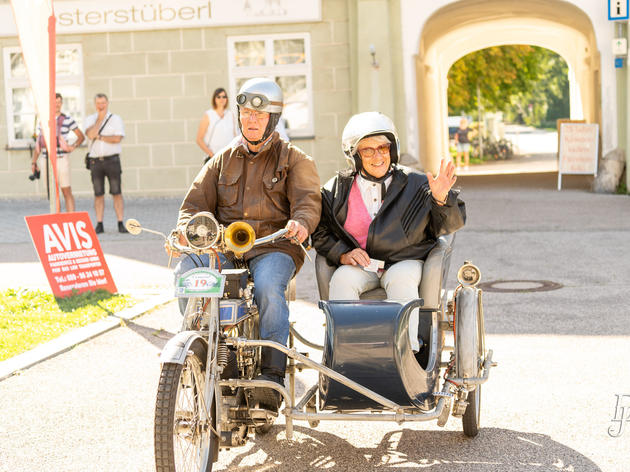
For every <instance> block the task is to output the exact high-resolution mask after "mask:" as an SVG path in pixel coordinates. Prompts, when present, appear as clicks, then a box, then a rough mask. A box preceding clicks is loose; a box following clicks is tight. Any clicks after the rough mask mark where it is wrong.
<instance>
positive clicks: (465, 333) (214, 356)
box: [126, 212, 496, 472]
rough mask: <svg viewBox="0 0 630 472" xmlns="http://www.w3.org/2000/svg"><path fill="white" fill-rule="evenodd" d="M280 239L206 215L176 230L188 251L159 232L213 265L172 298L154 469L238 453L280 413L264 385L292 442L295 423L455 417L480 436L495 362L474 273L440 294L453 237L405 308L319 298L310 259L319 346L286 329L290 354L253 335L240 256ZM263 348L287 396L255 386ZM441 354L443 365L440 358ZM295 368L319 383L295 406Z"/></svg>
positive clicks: (442, 242) (253, 313) (206, 467)
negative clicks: (176, 328)
mask: <svg viewBox="0 0 630 472" xmlns="http://www.w3.org/2000/svg"><path fill="white" fill-rule="evenodd" d="M126 227H127V229H128V231H129V232H130V233H132V234H136V235H137V234H139V233H140V232H141V231H143V230H144V231H149V232H153V233H157V234H161V233H159V232H156V231H153V230H149V229H146V228H142V226H141V225H140V223H139V222H138V221H137V220H128V221H127V223H126ZM285 233H286V230H284V229H283V230H279V231H277V232H275V233H273V234H271V235H269V236H265V237H262V238H259V239H256V238H255V234H254V231H253V229H252V228H251V226H250V225H248V224H247V223H245V222H236V223H232V224H231V225H229V226H228V227H227V228H226V227H223V226H222V225H220V224H219V223H218V222H217V221H216V219H215V218H214V216H213V215H212V214H211V213H209V212H201V213H197V214H196V215H194V216H193V217H192V218H191V219H190V221H189V222H188V224H187V225H186V227H185V229H184V231H183V235H184V237H185V239H186V241H187V243H188V246H182V245H180V244H179V233H178V232H175V231H173V232H171V234H170V235H169V236H168V237H166V236H164V235H162V236H164V237H165V238H166V241H167V244H168V246H169V247H170V248H171V249H172V250H173V251H176V252H180V253H182V254H202V253H206V254H208V255H209V257H210V264H209V267H198V268H195V269H192V270H190V271H188V272H186V273H184V274H182V275H181V277H180V278H179V280H178V281H177V282H176V288H175V292H176V293H175V294H176V296H178V297H187V298H189V301H188V305H187V309H186V312H185V314H184V316H183V319H182V325H181V330H180V332H179V333H178V334H176V335H175V336H174V337H173V338H172V339H171V340H170V341H169V342H168V343H167V345H166V346H165V347H164V349H163V351H162V354H161V357H160V361H161V363H162V371H161V375H160V380H159V385H158V392H157V398H156V407H155V426H154V444H155V461H156V469H157V471H158V472H175V471H177V472H181V471H201V472H208V471H211V470H212V465H213V463H214V462H216V461H217V458H218V453H219V450H220V449H222V448H231V447H237V446H241V445H244V444H246V442H247V441H248V439H249V438H252V437H254V436H255V434H256V433H258V434H264V433H266V432H267V431H269V429H270V428H271V426H272V424H273V423H274V421H275V419H276V418H277V415H278V412H277V411H275V410H274V409H270V407H268V406H266V405H264V404H262V403H261V402H260V401H259V400H258V399H257V398H258V397H257V395H255V391H256V389H260V388H267V389H274V390H276V391H277V392H279V393H280V394H281V396H282V398H283V400H284V408H283V409H282V410H281V413H282V414H284V415H285V419H286V422H285V424H286V436H287V439H289V440H290V439H292V435H293V421H294V420H304V421H308V423H309V425H310V426H311V427H317V425H318V424H319V422H320V421H321V420H337V421H396V422H398V423H402V422H405V421H428V420H437V423H438V425H439V426H444V425H445V424H446V422H447V420H448V418H449V415H451V414H452V415H453V416H455V417H461V418H462V424H463V430H464V434H465V435H467V436H469V437H474V436H476V435H477V434H478V431H479V424H480V405H481V384H482V383H484V382H486V381H487V379H488V376H489V373H490V369H491V368H492V367H494V366H496V363H495V362H493V360H492V351H491V350H488V351H486V348H485V342H484V337H485V330H484V324H483V304H482V296H481V290H480V289H479V288H477V286H476V285H477V284H478V282H479V280H480V271H479V269H478V268H477V267H476V266H474V265H473V264H471V263H469V262H466V263H465V264H464V265H463V266H462V267H461V268H460V269H459V272H458V281H459V285H458V286H457V288H456V289H455V290H454V291H453V292H450V293H449V292H447V291H446V290H445V289H444V287H443V285H444V283H445V280H446V274H447V273H448V266H449V262H450V254H451V248H452V242H453V240H454V235H449V236H443V237H441V238H440V239H439V241H438V244H437V245H436V247H435V248H434V249H433V251H432V252H431V254H429V257H428V258H427V260H426V261H425V264H424V268H423V277H422V280H423V282H422V283H421V286H420V287H419V293H420V295H421V296H424V300H423V299H417V300H413V301H411V302H409V303H397V302H394V301H387V300H369V299H368V300H361V301H352V302H350V301H326V298H327V279H328V278H329V277H330V272H331V269H332V268H330V267H327V264H326V263H325V260H324V259H323V258H320V257H318V259H317V260H316V272H317V278H318V285H319V288H320V296H321V298H322V301H320V303H319V307H320V309H321V310H322V311H323V312H324V314H325V316H326V325H325V326H326V329H325V337H324V344H323V345H318V344H316V343H314V342H312V341H309V340H307V339H305V338H304V337H303V336H302V335H300V333H298V332H297V331H296V330H295V329H294V328H293V326H291V330H290V334H289V343H288V347H287V346H284V345H282V344H279V343H276V342H274V341H268V340H261V339H259V330H258V318H259V314H258V310H257V307H256V304H255V300H254V296H253V295H254V286H253V282H252V280H251V278H250V277H249V273H248V270H247V266H246V265H245V263H244V262H242V259H240V257H241V256H242V255H243V254H244V253H245V252H247V251H249V250H250V249H251V248H252V247H255V246H258V245H262V244H273V242H274V241H277V240H279V239H280V238H283V237H284V236H285ZM229 252H231V253H233V254H234V255H235V258H234V259H235V260H236V268H231V269H225V268H222V267H221V266H220V259H219V253H229ZM239 261H240V262H239ZM215 266H217V269H214V268H213V267H215ZM382 295H383V294H382V293H378V292H377V293H371V294H370V293H368V294H366V297H367V298H383V297H382ZM427 300H428V301H429V303H426V301H427ZM413 310H418V311H419V315H420V323H419V335H420V339H419V341H421V343H422V346H421V349H420V351H418V352H417V353H415V352H414V351H412V350H411V346H410V341H409V335H408V325H409V317H410V315H411V313H412V311H413ZM451 331H452V332H453V346H446V345H445V343H444V340H445V333H446V332H451ZM296 339H297V340H298V341H300V342H301V343H302V344H304V345H306V346H308V347H310V348H312V349H318V350H322V351H323V353H322V362H321V363H319V362H316V361H314V360H312V359H310V358H309V357H308V356H307V355H305V354H304V353H300V352H298V351H297V350H296V348H295V345H294V344H295V340H296ZM262 347H270V348H273V349H277V350H279V351H281V352H283V353H285V354H286V355H287V358H288V365H287V377H288V382H289V389H288V390H287V389H286V388H285V387H282V386H280V385H279V384H277V383H275V382H272V381H268V380H261V379H256V377H257V376H258V375H259V374H260V360H261V359H260V356H261V352H260V350H261V348H262ZM443 353H445V354H446V353H448V356H449V357H448V359H446V360H444V359H442V354H443ZM303 369H314V370H316V371H317V372H318V373H319V381H318V382H317V383H315V384H314V385H312V386H311V387H310V388H308V389H307V390H306V392H305V393H304V394H303V396H302V397H301V398H300V400H299V401H297V402H296V398H295V375H296V371H302V370H303ZM440 374H443V377H442V378H440Z"/></svg>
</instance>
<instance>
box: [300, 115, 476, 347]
mask: <svg viewBox="0 0 630 472" xmlns="http://www.w3.org/2000/svg"><path fill="white" fill-rule="evenodd" d="M342 148H343V152H344V154H345V156H346V159H347V161H348V163H349V164H350V168H349V169H347V170H344V171H341V172H339V173H338V174H337V175H336V176H335V177H333V178H332V179H331V180H329V181H328V182H327V183H326V185H325V186H324V187H323V188H322V217H321V221H320V223H319V226H318V228H317V229H316V231H315V233H314V234H313V236H312V237H313V245H314V246H315V249H316V250H317V253H318V255H320V256H322V257H323V258H325V260H326V262H327V263H328V266H329V267H334V268H336V269H335V270H334V272H333V274H332V277H331V279H330V282H329V286H328V287H323V290H324V291H325V292H327V291H329V296H328V297H323V298H329V299H330V300H359V299H360V298H361V295H362V294H363V293H365V292H368V291H371V290H374V289H377V288H379V287H382V288H383V289H384V290H385V295H386V298H388V299H395V300H404V301H409V300H413V299H416V298H418V287H419V286H420V282H421V280H422V268H423V263H424V260H425V259H426V257H427V255H428V254H429V252H430V251H431V249H433V247H434V246H435V245H436V242H437V239H438V238H439V237H440V236H442V235H445V234H449V233H454V232H455V231H456V230H458V229H459V228H461V227H462V226H463V225H464V222H465V220H466V212H465V207H464V203H463V202H462V201H461V200H460V199H459V198H458V194H459V192H458V191H456V190H452V189H451V188H452V186H453V184H454V183H455V181H456V179H457V178H456V177H455V175H454V172H455V167H454V166H453V164H452V163H451V162H448V163H445V162H444V161H442V162H441V164H440V171H439V174H438V175H437V176H436V177H434V176H433V175H432V174H431V173H430V172H428V173H427V174H423V173H421V172H417V171H414V170H412V169H410V168H408V167H404V166H401V165H399V164H398V158H399V153H400V146H399V141H398V133H397V132H396V128H395V127H394V124H393V123H392V121H391V120H390V119H389V118H388V117H387V116H385V115H383V114H382V113H378V112H367V113H360V114H358V115H354V116H353V117H352V118H350V121H348V124H347V125H346V127H345V129H344V131H343V135H342ZM318 265H319V266H320V270H319V272H321V266H322V261H321V260H320V263H319V264H318ZM324 269H326V268H324ZM327 272H330V269H328V271H327ZM320 285H326V281H325V280H321V281H320ZM324 295H325V293H324ZM409 333H410V342H411V346H412V349H413V350H414V351H415V352H418V351H419V350H420V346H421V343H422V342H424V343H426V342H428V340H427V339H420V340H418V310H414V312H413V313H412V315H411V319H410V325H409ZM421 335H422V333H420V336H421Z"/></svg>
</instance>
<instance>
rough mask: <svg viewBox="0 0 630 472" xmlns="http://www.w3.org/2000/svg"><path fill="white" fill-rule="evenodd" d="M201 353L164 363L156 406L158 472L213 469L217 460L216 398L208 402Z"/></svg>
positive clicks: (209, 471)
mask: <svg viewBox="0 0 630 472" xmlns="http://www.w3.org/2000/svg"><path fill="white" fill-rule="evenodd" d="M204 359H205V356H203V354H202V353H196V352H194V351H193V352H191V353H190V354H189V355H188V356H187V357H186V360H185V361H184V364H175V363H170V362H166V363H164V364H163V366H162V373H161V375H160V382H159V384H158V393H157V400H156V405H155V430H154V440H155V467H156V470H157V472H193V471H194V472H211V471H212V463H213V462H214V461H216V460H217V456H218V451H219V449H218V448H219V441H218V438H217V436H216V433H215V431H216V401H215V398H214V396H213V399H212V402H211V404H210V405H207V407H206V405H205V403H206V400H205V398H204V397H205V395H204V391H205V376H204V372H205V369H204V363H205V361H204Z"/></svg>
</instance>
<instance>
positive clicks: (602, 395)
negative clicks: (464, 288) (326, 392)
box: [0, 174, 630, 472]
mask: <svg viewBox="0 0 630 472" xmlns="http://www.w3.org/2000/svg"><path fill="white" fill-rule="evenodd" d="M565 183H566V188H567V189H566V190H563V191H562V192H557V191H556V190H555V175H552V174H532V175H527V176H511V177H507V176H496V177H492V178H482V177H462V178H460V180H459V181H458V185H460V184H461V187H462V189H463V190H462V198H463V199H464V200H465V201H466V204H467V212H468V222H467V225H466V227H465V228H464V229H463V230H461V231H460V232H459V233H458V235H457V238H456V242H455V250H454V253H453V256H452V262H451V277H450V282H449V284H448V285H449V288H454V286H455V285H454V283H453V280H454V274H455V272H456V271H457V268H458V267H459V265H460V264H461V263H462V262H463V261H464V260H472V261H473V262H474V263H475V264H477V265H478V266H479V267H480V268H481V270H482V273H483V280H484V281H486V282H497V283H496V284H493V286H494V287H498V288H504V289H506V288H507V289H510V288H512V289H522V288H527V287H539V286H540V285H541V283H537V282H531V283H523V282H518V283H517V282H511V283H509V282H503V283H498V282H500V281H519V280H529V281H550V282H555V283H556V284H559V285H561V288H558V289H556V290H553V291H546V292H541V291H538V292H518V291H517V292H504V293H502V292H490V291H486V292H485V293H484V306H485V315H486V332H487V339H486V345H487V346H488V347H489V348H492V349H493V350H494V353H495V354H494V359H495V360H497V361H498V362H499V367H498V368H496V369H493V371H492V374H491V377H490V380H489V382H488V383H487V384H486V385H484V387H483V399H482V427H483V429H482V430H481V432H480V434H479V436H478V437H477V438H476V439H473V440H471V439H467V438H466V437H464V436H463V434H462V432H461V422H459V421H458V420H456V419H454V418H451V419H450V420H449V422H448V423H447V425H446V427H445V428H439V427H438V426H437V425H436V424H435V423H418V424H403V425H397V424H395V423H359V422H355V423H342V424H340V423H337V422H322V423H321V424H320V426H319V427H318V428H317V429H312V428H310V427H308V424H307V423H305V422H297V423H296V425H295V434H294V440H293V442H289V441H287V440H286V437H285V432H284V429H283V428H282V424H283V421H282V419H281V420H280V421H279V422H278V424H277V425H276V426H274V427H273V428H272V430H271V431H270V432H269V433H268V434H267V435H266V436H263V437H258V438H256V439H255V440H254V441H251V442H250V443H248V445H246V446H244V447H241V448H233V449H231V450H229V451H222V452H221V453H220V456H219V463H218V464H216V467H215V470H233V471H236V470H238V471H268V470H274V471H276V470H277V471H291V472H295V471H303V470H304V471H306V470H320V469H321V470H323V469H327V470H333V471H357V470H366V471H370V470H381V469H389V468H392V469H394V468H395V469H396V470H417V469H421V468H430V469H431V470H440V471H442V470H443V471H521V470H523V471H530V470H534V471H606V472H608V471H610V472H613V471H619V472H622V471H627V470H628V465H627V460H628V451H630V418H629V420H628V422H627V423H626V426H625V430H624V432H623V433H622V434H621V435H620V436H619V437H611V436H609V434H608V428H609V427H610V426H611V425H612V424H613V423H612V422H611V420H612V419H613V417H614V415H615V406H616V398H617V397H616V395H618V394H627V395H628V404H629V405H630V372H629V369H628V359H630V322H629V316H628V315H629V313H628V303H627V301H626V299H627V296H628V295H627V294H628V293H629V292H630V290H629V289H630V268H629V267H628V261H629V260H630V238H629V237H628V235H629V234H630V233H629V231H628V230H630V198H629V197H628V196H618V195H596V194H592V193H590V192H588V191H587V190H586V189H585V180H584V179H581V178H569V179H567V180H566V182H565ZM178 204H179V201H178V200H177V199H137V200H132V199H129V200H128V202H127V212H126V213H127V215H128V216H133V217H135V218H138V219H139V220H140V221H143V222H146V223H145V224H146V225H147V226H149V227H152V228H154V229H161V230H163V231H168V230H169V229H170V226H171V225H172V223H173V222H174V218H175V214H176V213H175V212H176V209H177V206H178ZM38 205H40V206H41V207H42V210H41V212H45V211H46V209H47V204H46V203H45V202H33V201H31V202H27V201H10V202H8V201H2V202H0V210H1V211H2V215H3V217H4V218H5V222H4V223H3V225H2V228H0V236H2V238H3V239H2V241H3V243H2V244H0V257H1V259H0V261H2V262H1V264H2V266H0V269H2V273H3V274H4V273H5V272H7V270H8V269H14V268H16V267H27V269H24V272H25V273H29V274H30V276H28V275H27V276H22V275H20V277H24V279H26V282H28V281H29V278H28V277H31V279H30V280H33V279H36V276H37V274H33V272H35V267H36V261H37V259H36V256H35V255H34V251H33V249H32V246H31V245H30V242H29V241H28V235H27V234H26V233H25V232H24V230H23V228H22V227H23V225H24V224H23V221H21V220H20V218H21V217H23V216H24V215H25V214H33V213H34V211H33V210H34V209H36V208H37V206H38ZM90 205H91V203H90V202H89V201H87V200H86V201H79V210H81V209H85V210H88V209H89V206H90ZM82 206H83V208H82ZM24 212H27V213H24ZM28 212H30V213H28ZM112 214H113V213H112V212H111V209H109V215H110V216H111V215H112ZM112 218H113V217H112ZM108 226H109V227H110V228H113V227H114V223H113V222H112V223H110V224H109V225H108V224H107V220H106V230H107V229H108ZM100 239H101V244H102V246H103V248H104V251H105V253H106V254H107V257H108V262H109V260H110V258H111V260H113V261H117V262H116V264H120V267H121V268H122V269H121V271H120V273H121V274H122V275H125V277H127V279H125V281H124V283H123V281H122V280H121V282H118V281H117V283H118V284H119V286H124V287H129V288H130V289H133V288H139V289H145V290H168V289H170V288H169V287H168V284H169V283H170V280H169V278H168V276H169V275H170V274H169V272H168V271H167V270H166V269H164V268H163V267H162V265H164V264H165V263H166V257H165V256H164V255H163V252H162V251H161V241H160V240H159V238H158V237H155V236H151V235H143V236H140V237H137V238H135V239H134V238H132V237H131V236H129V235H118V234H117V233H105V235H103V237H102V238H100ZM25 263H26V265H25ZM5 264H7V265H5ZM10 264H13V265H10ZM28 264H31V265H28ZM124 268H126V271H125V270H124ZM112 271H113V270H112ZM123 272H126V274H123ZM130 273H131V274H132V275H130ZM152 273H159V274H161V275H160V276H159V277H157V276H156V277H155V278H152V277H151V274H152ZM122 275H121V277H122ZM134 275H135V276H134ZM20 277H18V276H17V275H14V276H13V283H18V282H22V280H24V279H22V278H20ZM298 277H299V278H298V298H299V300H298V301H296V302H294V303H293V304H292V306H291V316H292V319H294V320H295V321H296V323H297V327H298V330H299V331H300V332H303V333H307V334H308V336H309V337H310V338H311V339H313V340H316V341H321V339H322V335H323V328H322V322H323V316H322V315H321V313H320V312H319V310H318V309H317V307H316V299H317V296H316V289H315V284H314V280H313V272H312V266H310V265H308V264H307V265H306V266H305V269H304V270H303V271H302V272H301V273H300V275H299V276H298ZM6 279H7V277H6V276H4V275H3V276H2V277H0V282H2V283H6V282H7V280H6ZM114 279H115V280H117V275H116V273H114ZM178 323H179V319H178V316H177V315H176V313H175V307H174V304H173V303H171V304H169V305H167V306H165V307H163V308H161V309H158V310H155V311H153V312H152V313H150V314H147V315H145V316H143V317H140V318H138V319H137V320H136V321H135V322H134V323H129V324H127V325H126V326H122V327H121V328H119V329H116V330H113V331H111V332H109V333H106V334H104V335H102V336H100V337H98V338H95V339H93V340H91V341H89V342H88V343H85V344H82V345H79V346H77V347H75V348H74V349H72V350H71V351H68V352H65V353H63V354H61V355H59V356H57V357H55V358H53V359H51V360H48V361H46V362H44V363H42V364H39V365H37V366H35V367H32V368H31V369H28V370H26V371H24V372H22V373H21V374H20V375H17V376H14V377H11V378H9V379H6V380H4V381H2V382H0V411H2V415H1V416H0V471H3V472H4V471H11V472H14V471H40V470H41V471H64V472H65V471H85V470H94V471H101V470H102V471H151V470H154V466H153V445H152V416H153V405H154V401H155V391H156V385H157V380H158V376H159V363H158V358H157V354H158V353H159V351H160V349H161V348H162V346H163V345H164V343H165V342H166V341H167V339H168V338H169V337H170V336H171V335H172V334H173V333H174V332H175V331H176V330H177V328H178ZM298 380H299V381H298V390H303V389H304V388H307V387H308V386H310V384H311V382H312V381H313V374H312V373H307V374H303V375H302V376H301V377H300V378H299V379H298ZM625 411H626V414H628V412H630V409H626V410H625Z"/></svg>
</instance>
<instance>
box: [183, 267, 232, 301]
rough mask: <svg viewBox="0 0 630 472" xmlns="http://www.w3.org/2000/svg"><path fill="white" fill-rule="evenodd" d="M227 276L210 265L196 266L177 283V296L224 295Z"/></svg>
mask: <svg viewBox="0 0 630 472" xmlns="http://www.w3.org/2000/svg"><path fill="white" fill-rule="evenodd" d="M224 286H225V276H224V275H221V274H220V273H219V272H217V271H216V270H214V269H210V268H208V267H196V268H194V269H191V270H189V271H188V272H185V273H183V274H182V275H181V276H180V277H179V278H178V279H177V283H176V284H175V296H176V297H180V298H190V297H222V296H223V288H224Z"/></svg>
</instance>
